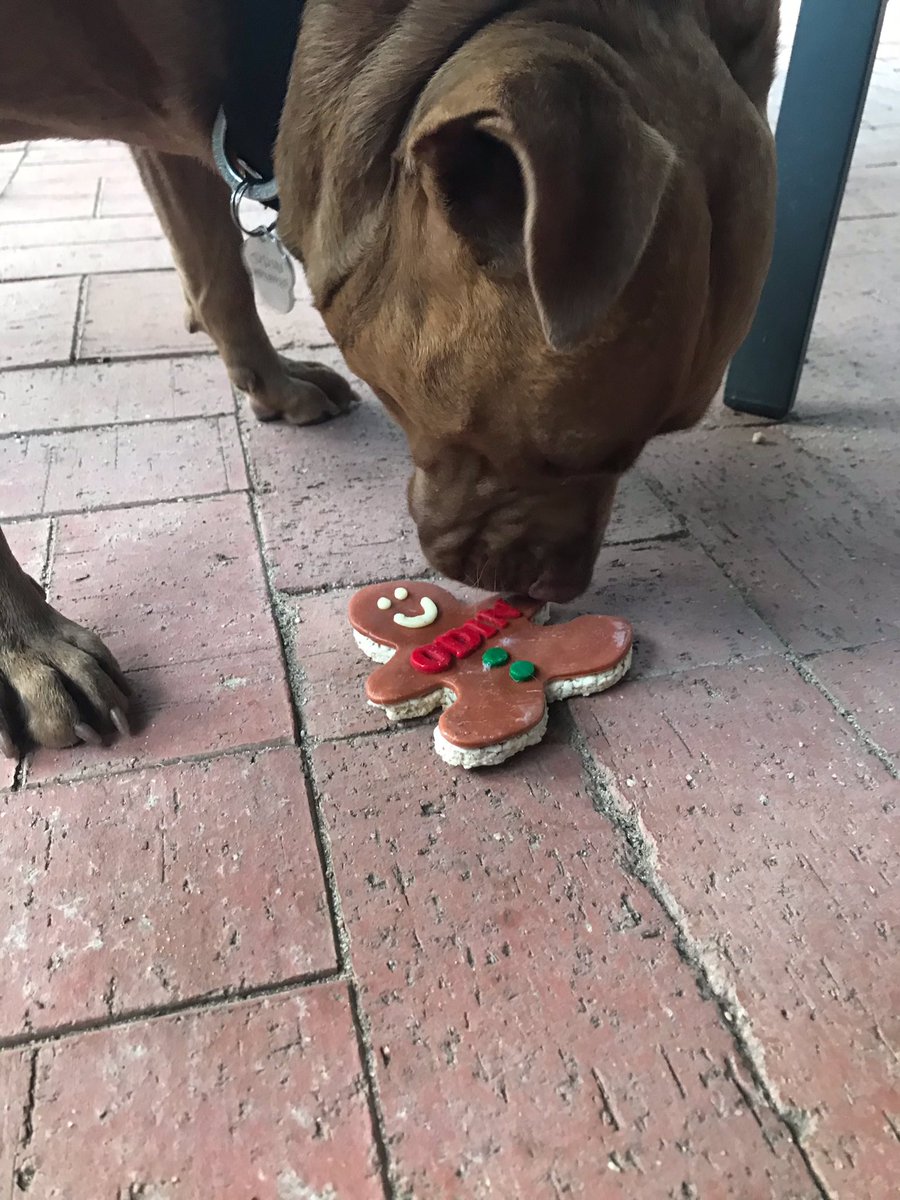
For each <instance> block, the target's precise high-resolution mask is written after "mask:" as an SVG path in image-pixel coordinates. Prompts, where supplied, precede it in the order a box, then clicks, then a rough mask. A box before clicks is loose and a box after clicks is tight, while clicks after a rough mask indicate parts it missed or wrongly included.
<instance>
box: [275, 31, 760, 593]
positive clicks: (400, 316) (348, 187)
mask: <svg viewBox="0 0 900 1200" xmlns="http://www.w3.org/2000/svg"><path fill="white" fill-rule="evenodd" d="M371 86H373V85H372V83H371V81H370V89H371ZM396 86H397V87H399V86H400V83H399V81H396ZM370 102H371V101H370ZM376 107H377V106H376ZM646 107H647V106H645V105H644V104H643V102H642V84H641V83H640V82H639V81H637V79H632V78H630V77H629V73H628V71H627V70H625V69H624V67H623V65H622V62H621V60H620V59H619V57H618V56H617V55H613V54H612V53H611V52H609V51H607V50H606V48H605V47H604V48H598V47H597V46H595V45H593V44H592V43H591V41H590V39H585V38H575V37H573V36H571V31H567V29H566V27H564V26H558V27H551V26H548V25H545V24H543V25H542V24H539V25H534V24H526V23H524V22H515V21H513V22H501V23H499V24H497V25H496V26H492V27H490V28H489V29H487V30H486V31H484V32H483V33H481V34H479V35H478V36H476V37H475V38H473V39H471V40H470V41H469V42H467V43H466V44H465V45H464V46H463V47H462V49H460V50H458V51H457V52H456V53H455V54H453V55H451V56H450V57H449V59H448V61H447V62H446V63H445V64H444V65H443V66H442V67H440V69H438V70H437V71H436V72H435V73H434V74H433V75H432V76H431V78H430V80H429V82H428V83H427V86H425V87H424V89H423V90H422V91H421V94H420V95H419V98H418V101H417V103H415V105H414V106H413V107H412V109H411V111H410V112H408V113H407V114H406V115H405V124H404V126H403V129H402V132H401V131H399V130H398V131H397V132H396V135H395V141H394V152H393V155H392V156H391V155H388V161H387V162H386V163H384V164H381V166H380V168H379V164H378V162H377V161H375V162H374V163H373V162H370V159H374V160H377V159H378V153H377V150H376V147H377V143H378V139H379V137H380V136H381V135H382V131H381V130H379V129H378V128H377V127H376V126H375V125H373V123H372V120H371V117H370V118H369V121H368V123H366V122H363V123H362V125H361V126H360V127H359V128H348V129H344V130H343V131H341V130H340V129H338V128H336V129H335V131H334V137H335V138H336V139H350V140H355V142H356V143H357V154H356V161H357V164H358V175H357V177H356V178H353V179H352V180H350V179H343V180H338V181H335V180H334V179H332V180H331V183H330V184H329V182H328V164H327V155H326V156H325V162H324V165H323V167H322V177H321V178H320V179H319V180H318V185H319V189H320V192H323V193H324V194H325V197H326V198H325V200H324V201H323V202H322V203H320V205H319V207H318V209H317V211H316V213H315V216H314V219H313V220H311V221H307V223H306V228H305V231H304V232H303V233H299V234H298V236H297V237H296V238H295V241H296V242H298V243H299V244H300V248H301V251H302V252H303V253H304V257H305V258H306V263H307V268H308V273H309V277H310V282H311V286H312V288H313V293H314V295H315V297H316V299H317V301H318V302H319V304H320V306H321V308H322V310H323V312H324V315H325V318H326V321H327V323H328V325H329V328H330V329H331V331H332V333H333V334H334V336H335V337H336V340H337V341H338V344H339V345H340V347H341V349H342V350H343V352H344V354H345V356H346V359H347V361H348V363H349V365H350V366H351V367H352V368H353V369H354V370H355V371H356V372H357V373H358V374H359V375H360V376H361V378H363V379H364V380H366V381H367V382H368V383H369V384H370V385H371V386H372V387H373V388H374V390H375V391H376V393H377V394H378V395H379V396H380V397H381V399H382V400H383V402H384V403H385V405H386V406H387V408H388V409H389V411H390V412H391V414H392V415H393V416H394V417H395V419H396V420H397V421H399V423H400V424H401V425H402V426H403V428H404V429H405V431H406V433H407V436H408V439H409V444H410V448H411V452H412V457H413V461H414V464H415V472H414V475H413V478H412V481H411V484H410V490H409V500H410V507H411V511H412V514H413V516H414V518H415V520H416V523H417V525H418V529H419V533H420V537H421V541H422V545H423V548H424V550H425V552H426V554H427V556H428V558H429V559H430V561H431V562H432V564H433V565H434V566H435V567H437V568H438V569H439V570H440V571H442V572H443V573H445V574H446V575H449V576H451V577H453V578H456V579H459V580H462V581H464V582H466V583H470V584H474V585H477V586H482V587H485V588H487V589H490V590H495V589H496V590H506V591H510V592H518V593H523V594H524V593H528V594H530V595H532V596H533V597H535V598H536V599H541V600H566V599H570V598H572V597H574V596H575V595H577V594H578V593H579V592H581V591H582V590H583V589H584V588H585V587H586V586H587V584H588V582H589V580H590V575H591V571H592V568H593V564H594V560H595V557H596V554H597V552H598V550H599V547H600V543H601V540H602V537H603V533H604V530H605V527H606V524H607V521H608V519H609V514H610V509H611V506H612V500H613V496H614V493H615V488H616V485H617V482H618V480H619V478H620V476H621V474H622V472H623V471H625V470H626V469H627V468H628V467H629V466H630V465H631V464H632V463H633V462H634V461H635V459H636V458H637V457H638V455H639V454H640V452H641V450H642V449H643V447H644V445H645V443H646V441H647V440H648V439H649V438H650V437H651V436H653V435H654V434H655V433H658V432H660V431H661V430H663V429H665V428H674V427H677V426H679V425H683V424H686V423H689V422H690V421H693V420H695V419H696V418H697V417H698V416H699V415H700V413H701V412H702V410H703V408H704V407H705V403H706V402H708V400H709V399H710V398H711V396H712V394H713V392H714V390H715V387H716V386H717V383H718V381H719V376H720V374H721V370H722V369H723V368H724V364H725V362H726V359H727V355H728V353H729V351H730V350H732V349H733V348H734V347H733V345H731V344H728V345H727V346H723V345H717V346H715V347H714V346H712V345H710V346H708V347H707V348H706V349H707V354H706V358H705V360H704V361H703V364H702V366H700V367H698V362H697V360H698V354H699V353H700V349H699V343H700V342H701V341H702V340H703V339H704V337H706V335H707V334H708V332H709V331H708V329H707V326H706V322H707V311H708V301H709V299H710V224H711V220H710V211H709V202H708V197H707V195H706V193H705V188H704V182H703V179H702V175H701V173H700V172H699V171H697V170H695V169H693V167H692V165H691V164H687V165H686V164H684V163H682V162H681V161H680V155H679V151H678V150H677V149H676V147H675V145H673V143H672V141H670V140H669V138H668V137H667V136H666V135H665V134H664V133H663V132H661V131H660V129H659V128H658V127H657V126H656V125H654V124H653V123H652V122H651V120H650V119H649V118H648V113H647V111H644V110H645V108H646ZM649 107H652V105H650V106H649ZM746 107H747V109H748V110H749V108H750V105H749V102H747V104H746ZM384 119H385V120H387V118H386V117H385V118H384ZM749 119H750V118H749V117H748V121H749ZM388 123H389V122H388ZM337 124H338V125H339V122H338V123H337ZM760 143H761V144H762V139H760ZM366 150H368V157H367V155H366V153H365V151H366ZM297 153H299V154H301V155H302V154H303V153H304V148H303V147H302V146H299V147H298V149H297ZM286 166H287V164H286ZM367 172H368V173H370V174H371V173H372V172H374V175H373V177H372V178H368V179H367ZM385 172H386V174H385ZM373 178H374V180H375V182H374V183H373ZM323 179H324V182H323ZM335 196H337V197H338V199H337V200H336V199H335ZM757 207H758V208H759V209H760V211H762V208H761V207H760V206H759V205H757ZM762 224H763V225H764V224H765V222H762ZM287 228H288V231H289V232H290V229H291V220H290V214H289V213H288V222H287ZM750 236H751V240H755V241H756V243H758V247H757V249H756V251H755V254H756V257H757V258H758V259H760V260H761V261H760V262H756V263H755V264H754V267H753V269H752V270H751V271H750V272H749V273H747V272H745V274H746V275H747V279H746V281H745V282H744V284H743V285H742V287H741V288H739V290H741V291H742V293H743V294H742V296H741V299H740V303H739V305H738V309H739V310H740V312H739V318H740V319H738V320H737V321H735V320H734V319H732V320H731V326H732V328H731V330H730V334H729V337H728V338H727V339H725V340H727V341H729V342H733V341H735V339H736V338H737V337H739V336H740V334H741V333H742V332H743V328H744V327H745V324H746V319H747V315H748V313H749V312H750V310H751V309H752V306H753V304H754V303H755V300H756V297H757V293H758V287H759V282H760V279H761V274H762V270H761V264H762V266H764V261H763V260H764V258H765V249H766V240H767V238H766V231H765V229H763V230H762V232H760V231H759V230H754V231H753V232H752V234H751V235H750ZM734 315H735V312H734V311H732V313H731V317H732V318H734ZM719 340H720V341H721V340H722V339H721V338H720V339H719ZM712 360H714V361H712ZM698 389H699V390H700V391H702V392H704V394H703V395H702V396H700V397H699V400H700V403H699V404H698V394H697V393H698Z"/></svg>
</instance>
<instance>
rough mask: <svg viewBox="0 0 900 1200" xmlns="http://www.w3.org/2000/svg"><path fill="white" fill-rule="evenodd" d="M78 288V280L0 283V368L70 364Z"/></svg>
mask: <svg viewBox="0 0 900 1200" xmlns="http://www.w3.org/2000/svg"><path fill="white" fill-rule="evenodd" d="M4 204H5V201H4ZM80 286H81V281H80V280H79V279H77V278H70V279H29V280H26V281H24V282H20V283H0V368H2V367H21V366H29V365H31V364H36V363H50V362H68V361H69V355H70V353H71V350H72V338H73V336H74V333H75V318H76V311H77V308H78V295H79V289H80Z"/></svg>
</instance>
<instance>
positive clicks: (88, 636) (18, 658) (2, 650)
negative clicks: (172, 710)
mask: <svg viewBox="0 0 900 1200" xmlns="http://www.w3.org/2000/svg"><path fill="white" fill-rule="evenodd" d="M22 578H23V579H24V580H25V581H26V585H25V586H26V587H28V588H29V591H30V589H31V588H32V587H33V588H34V591H33V592H31V591H30V594H28V595H27V602H26V603H24V604H23V602H22V601H23V599H26V597H22V596H19V597H18V598H17V601H18V602H17V603H16V604H14V605H12V606H10V609H9V611H8V612H0V752H2V753H3V754H5V755H6V756H7V757H9V758H14V757H16V754H17V751H18V750H19V749H24V748H25V747H26V746H27V744H29V743H30V744H32V745H38V746H51V747H54V748H60V747H64V746H74V745H75V744H76V743H78V742H88V743H91V744H92V745H100V744H102V742H103V740H104V738H105V737H106V736H107V735H109V734H113V733H115V732H116V731H118V732H119V733H122V734H127V733H128V732H129V729H128V718H127V715H126V714H127V712H128V707H129V694H130V688H129V685H128V683H127V681H126V679H125V677H124V676H123V674H122V672H121V670H120V668H119V664H118V663H117V662H116V660H115V658H113V656H112V654H111V653H110V652H109V650H108V649H107V648H106V646H105V645H104V644H103V642H102V641H101V640H100V638H98V637H97V635H96V634H94V633H91V632H90V630H88V629H83V628H82V626H80V625H76V624H75V622H74V621H69V620H67V618H66V617H64V616H62V614H61V613H58V612H57V611H56V609H55V608H52V607H51V606H50V605H49V604H48V603H47V602H46V600H44V598H43V595H42V594H41V590H40V588H39V587H38V586H37V585H36V584H34V583H33V581H32V580H30V579H28V577H27V576H23V577H22Z"/></svg>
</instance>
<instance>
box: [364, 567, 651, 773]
mask: <svg viewBox="0 0 900 1200" xmlns="http://www.w3.org/2000/svg"><path fill="white" fill-rule="evenodd" d="M510 607H512V608H513V609H514V610H516V611H518V612H519V613H520V614H521V615H519V616H512V615H511V613H510ZM540 608H541V605H540V604H539V603H538V602H536V601H533V600H509V601H503V600H501V599H500V598H499V597H494V599H492V600H487V601H484V602H481V603H478V604H474V605H473V604H463V603H462V602H461V601H459V600H457V599H456V598H455V597H454V596H452V595H451V594H450V592H448V591H446V590H445V589H444V588H442V587H439V586H438V585H437V584H433V583H417V582H415V581H411V580H399V581H395V582H393V583H383V584H374V585H372V586H371V587H367V588H363V590H362V591H360V592H357V593H356V595H355V596H354V597H353V598H352V600H351V601H350V613H349V615H350V623H351V625H352V626H353V628H354V629H356V630H357V632H358V633H360V634H362V635H363V636H364V637H366V638H369V639H370V640H371V641H374V642H377V643H379V644H380V645H382V646H386V647H390V648H391V649H393V650H395V651H396V653H395V654H394V656H393V657H392V658H391V661H390V662H388V663H385V664H384V665H383V666H380V667H377V668H376V669H375V670H374V671H373V672H372V674H371V675H370V676H369V680H368V683H367V684H366V693H367V695H368V697H369V699H370V700H371V701H372V703H373V704H377V705H379V706H381V707H384V708H391V707H397V706H398V705H402V704H406V703H409V702H410V701H413V700H419V699H422V698H423V697H425V696H429V695H431V694H433V693H434V692H436V691H441V690H443V689H448V690H449V691H451V692H452V693H453V694H454V696H455V697H456V700H455V702H454V703H453V704H451V705H450V706H449V707H448V708H447V709H446V710H445V711H444V714H443V716H442V717H441V719H440V726H439V728H440V731H441V733H442V735H443V736H444V737H445V738H446V739H447V741H449V742H451V743H452V744H453V745H455V746H458V747H460V748H461V749H464V750H478V749H482V748H485V747H488V746H495V745H498V744H499V743H501V742H506V741H509V740H510V739H512V738H515V737H519V736H520V735H522V734H525V733H528V732H529V731H530V730H532V729H534V728H535V727H536V726H537V725H539V724H540V722H541V721H542V720H543V717H544V713H545V711H546V698H545V694H544V689H545V687H546V686H547V684H549V683H555V682H559V681H561V680H566V679H580V678H583V677H584V676H587V675H600V674H603V673H605V672H607V671H611V670H613V669H614V668H615V667H616V666H618V665H619V664H620V663H621V662H623V661H624V660H625V658H626V657H627V656H628V654H629V652H630V650H631V642H632V631H631V626H630V625H629V624H628V622H627V621H624V620H622V619H621V618H618V617H600V616H586V617H577V618H576V619H575V620H574V621H569V622H567V623H565V624H562V625H537V624H534V622H533V620H532V618H533V617H534V615H535V613H537V612H538V611H539V610H540ZM398 618H399V620H398ZM411 625H412V627H410V626H411ZM463 626H466V630H467V632H465V633H463V635H462V636H460V635H458V634H454V631H457V630H460V629H461V628H462V627H463ZM448 634H450V635H451V637H450V639H449V641H448V643H447V644H446V645H444V646H442V645H441V641H440V639H442V638H443V637H445V636H446V635H448ZM479 636H480V637H481V638H482V641H481V642H480V643H478V638H479ZM473 643H477V644H476V647H475V649H474V650H473V651H472V652H471V653H469V654H468V655H467V656H465V657H456V652H458V653H463V654H464V653H465V651H466V647H467V645H471V644H473ZM447 646H450V647H453V650H454V651H455V652H451V651H449V650H448V648H447ZM423 647H428V648H429V650H428V652H427V653H426V654H425V656H424V659H425V662H426V663H427V664H428V665H429V667H430V668H431V669H429V670H428V671H426V670H423V669H418V668H417V667H416V666H415V665H414V663H413V661H411V656H412V655H413V654H414V652H417V651H420V650H421V648H423ZM497 647H499V648H502V649H503V650H505V651H506V652H507V653H508V654H509V656H510V658H509V662H508V663H505V664H504V665H501V666H498V667H494V668H493V669H492V668H489V667H486V666H485V665H484V663H483V655H484V652H485V651H486V650H492V649H494V648H497ZM416 657H417V661H422V659H421V656H419V655H417V656H416ZM514 662H520V663H521V662H526V663H533V664H534V666H535V667H536V668H537V671H536V674H535V675H534V678H532V679H530V680H528V681H526V682H521V683H519V682H516V680H515V679H513V678H512V676H511V674H510V666H511V664H512V663H514ZM442 664H443V665H442Z"/></svg>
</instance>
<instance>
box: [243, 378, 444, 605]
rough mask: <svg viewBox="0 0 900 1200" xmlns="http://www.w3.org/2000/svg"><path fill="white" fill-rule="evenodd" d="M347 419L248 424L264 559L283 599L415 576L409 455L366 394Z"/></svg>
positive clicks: (417, 559) (418, 562)
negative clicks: (310, 424)
mask: <svg viewBox="0 0 900 1200" xmlns="http://www.w3.org/2000/svg"><path fill="white" fill-rule="evenodd" d="M363 394H364V395H365V397H366V399H365V402H364V403H363V404H362V405H361V406H360V407H359V408H358V409H357V410H355V411H354V413H353V414H352V415H351V417H350V418H348V419H344V420H340V421H333V422H331V423H329V424H327V425H319V426H316V427H314V428H312V429H293V430H284V429H281V428H279V427H278V426H275V425H260V424H258V423H257V422H254V421H252V419H251V420H249V421H248V423H247V428H246V431H245V442H246V445H247V448H248V453H249V458H250V470H251V474H252V477H253V480H254V483H255V485H256V488H257V491H258V493H259V499H258V510H259V514H260V524H261V527H262V533H263V538H264V541H265V549H266V554H267V555H268V557H269V559H270V561H271V563H272V567H273V578H274V581H275V584H276V586H277V587H279V588H282V589H284V590H286V591H303V590H307V589H315V588H320V587H321V586H322V582H323V580H327V581H328V582H329V584H331V585H332V586H334V585H338V586H341V585H343V586H346V585H348V584H354V583H365V582H368V581H370V580H372V579H377V578H379V577H389V578H396V577H401V576H412V575H417V574H419V573H421V571H422V570H423V569H424V567H425V565H426V564H425V559H424V557H423V555H422V551H421V549H420V547H419V542H418V538H417V537H416V534H415V529H414V526H413V523H412V520H411V519H410V517H409V514H408V512H407V510H406V501H405V488H406V483H407V479H408V477H409V474H410V470H411V468H410V465H409V455H408V451H407V449H406V444H405V442H404V440H403V436H402V434H401V433H400V431H399V429H397V427H396V426H395V425H393V424H392V422H391V421H390V420H389V419H388V417H387V416H386V415H385V413H384V411H383V410H382V409H381V407H380V406H377V405H376V402H375V400H374V398H373V397H372V396H371V393H369V392H363Z"/></svg>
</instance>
